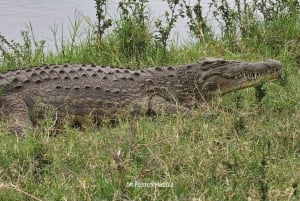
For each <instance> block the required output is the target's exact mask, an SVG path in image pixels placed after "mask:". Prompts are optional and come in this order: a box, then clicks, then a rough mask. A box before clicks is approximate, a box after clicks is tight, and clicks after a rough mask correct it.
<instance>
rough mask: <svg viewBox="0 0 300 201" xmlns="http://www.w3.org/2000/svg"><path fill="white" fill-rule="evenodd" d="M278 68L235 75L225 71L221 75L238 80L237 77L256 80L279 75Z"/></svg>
mask: <svg viewBox="0 0 300 201" xmlns="http://www.w3.org/2000/svg"><path fill="white" fill-rule="evenodd" d="M279 72H280V68H276V69H268V70H265V71H261V72H250V71H248V72H247V71H246V72H240V73H237V74H235V75H232V74H228V73H225V74H224V75H223V76H224V77H225V78H227V79H232V80H238V79H247V80H257V79H260V78H262V79H268V80H269V79H274V78H276V77H277V76H278V75H279Z"/></svg>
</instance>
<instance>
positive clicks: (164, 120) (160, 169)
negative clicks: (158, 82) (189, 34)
mask: <svg viewBox="0 0 300 201" xmlns="http://www.w3.org/2000/svg"><path fill="white" fill-rule="evenodd" d="M289 2H290V3H292V1H289ZM295 9H296V8H295ZM297 9H298V8H297ZM297 9H296V10H295V11H294V12H292V7H291V10H290V12H288V13H285V11H282V12H279V13H278V15H275V14H274V13H273V14H274V15H271V17H273V18H270V19H269V18H267V16H268V15H267V14H266V18H264V20H263V21H262V20H259V21H254V22H252V21H251V20H253V19H250V18H249V17H248V18H247V19H249V21H247V22H249V23H245V21H243V20H242V19H244V17H245V16H244V17H242V16H241V18H234V19H235V22H236V24H232V21H230V19H231V18H230V17H229V18H228V20H229V21H227V24H228V27H227V30H226V27H224V30H223V35H222V37H219V38H217V37H215V36H214V34H212V33H211V31H209V29H207V27H205V26H200V24H199V23H200V22H199V21H198V22H197V23H198V24H197V23H196V21H194V22H195V25H197V26H195V27H194V28H197V27H198V28H199V27H200V29H195V30H194V31H195V32H194V34H195V38H197V39H198V41H197V42H195V43H186V44H184V45H182V46H176V45H172V44H168V45H167V46H164V45H165V38H163V36H166V34H167V32H161V35H159V33H158V35H157V38H154V37H153V35H151V33H153V30H151V28H150V27H149V26H146V25H147V23H146V21H142V19H144V18H145V16H143V17H142V18H134V17H132V16H126V15H124V18H122V19H121V20H120V21H119V22H117V24H116V29H115V30H114V31H113V32H112V33H111V34H109V35H99V34H98V35H95V34H94V32H93V31H91V30H89V31H88V32H90V34H88V37H87V39H86V40H84V41H81V42H78V41H77V42H75V41H76V37H77V32H76V27H77V26H76V22H74V25H75V26H74V30H73V32H72V35H73V38H74V40H71V42H70V43H65V42H61V41H57V50H58V51H56V53H46V52H45V51H44V49H43V42H41V41H34V39H33V38H32V37H30V34H28V33H25V32H24V33H23V37H24V43H23V44H14V43H11V42H9V41H6V40H5V37H1V38H0V41H1V42H0V51H1V52H2V55H3V56H2V57H1V58H0V66H1V71H5V70H8V69H15V68H20V67H23V66H28V67H30V66H36V65H41V64H43V63H98V64H103V65H112V66H125V67H129V68H133V69H137V68H138V69H140V68H144V67H145V66H149V65H152V66H153V65H159V66H162V65H176V64H186V63H190V62H194V61H196V60H198V59H199V58H201V57H207V56H214V57H222V58H225V59H235V60H247V61H258V60H265V59H269V58H271V59H276V60H279V61H281V62H282V64H283V68H282V73H281V75H280V77H279V78H278V79H277V80H274V81H270V82H265V83H263V85H260V86H259V87H256V88H254V87H253V88H249V89H245V90H240V91H237V92H233V93H230V94H227V95H225V96H222V97H218V98H216V99H214V100H213V101H212V102H209V103H205V104H202V105H199V107H198V108H197V109H196V110H195V111H194V112H195V117H194V118H193V119H186V118H184V117H182V116H181V115H176V116H174V117H165V116H158V117H156V118H149V117H140V118H138V119H132V118H126V119H121V120H120V122H119V123H118V124H117V125H115V126H112V125H110V124H105V123H104V124H103V125H101V128H95V127H93V126H92V125H90V126H87V127H84V128H83V129H76V128H73V127H71V126H70V125H69V124H68V122H66V124H65V125H64V126H63V133H62V134H61V135H57V136H52V134H53V121H52V120H50V119H47V120H44V121H42V122H40V126H39V128H37V129H36V130H29V131H28V137H27V138H25V139H23V140H20V139H18V138H16V137H15V136H10V135H8V134H7V130H6V128H5V125H3V124H1V126H0V131H1V134H0V138H1V140H0V147H1V151H0V161H1V162H0V175H1V177H0V199H1V200H28V199H29V200H139V199H140V200H299V198H300V195H299V190H300V187H299V182H300V174H299V172H300V168H299V167H300V155H299V151H300V104H299V103H300V93H299V87H300V79H299V78H300V68H299V65H300V55H299V50H300V35H299V33H300V30H299V28H298V27H300V26H299V17H300V16H299V12H298V11H299V10H297ZM249 12H250V11H249ZM244 13H245V12H244ZM194 19H196V18H194ZM197 19H199V18H197ZM104 22H105V21H100V23H99V24H100V27H101V26H102V28H103V26H104V25H105V23H104ZM203 22H204V21H203ZM250 22H252V23H250ZM107 23H108V22H107ZM230 23H231V24H230ZM229 25H231V26H233V27H237V28H238V30H240V31H237V32H233V31H232V30H234V29H233V27H231V29H229V28H230V27H229ZM242 25H243V26H242ZM245 25H247V27H246V28H245V30H244V31H241V30H242V28H243V27H244V26H245ZM250 25H251V26H250ZM164 27H167V26H164ZM99 30H100V31H101V30H103V29H98V31H99ZM165 30H168V29H165ZM104 32H105V29H104ZM98 33H99V32H98ZM100 33H101V32H100ZM72 41H73V43H72ZM203 115H204V116H205V115H206V116H207V115H208V116H210V117H211V118H209V119H207V118H206V119H205V118H203Z"/></svg>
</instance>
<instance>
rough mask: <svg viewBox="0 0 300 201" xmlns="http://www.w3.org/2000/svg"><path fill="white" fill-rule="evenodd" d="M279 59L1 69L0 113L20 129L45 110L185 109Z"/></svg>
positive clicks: (87, 113) (245, 82)
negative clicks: (138, 67)
mask: <svg viewBox="0 0 300 201" xmlns="http://www.w3.org/2000/svg"><path fill="white" fill-rule="evenodd" d="M280 69H281V64H280V63H279V62H278V61H274V60H269V61H263V62H257V63H248V62H238V61H225V60H223V59H219V58H205V59H201V60H199V61H198V62H196V63H193V64H190V65H181V66H176V67H149V68H146V69H144V70H129V69H123V68H111V67H103V66H96V65H73V64H72V65H49V66H41V67H34V68H30V69H21V70H15V71H8V72H5V73H1V74H0V86H2V87H3V89H2V90H3V95H2V96H1V97H0V104H1V106H2V109H1V112H2V115H3V117H8V118H7V119H8V123H9V130H10V132H11V133H15V134H17V135H24V134H25V128H26V127H29V128H31V127H32V125H33V124H34V123H36V122H37V121H38V119H41V118H43V117H44V116H45V115H47V114H50V115H55V116H56V117H57V119H58V120H61V119H62V118H65V117H68V118H69V119H70V120H72V121H79V122H80V121H82V119H85V118H89V119H91V118H92V119H93V120H95V121H99V120H101V119H103V118H105V119H115V118H117V117H119V116H120V115H128V114H133V115H137V114H149V113H152V114H153V113H154V114H158V113H160V112H164V113H166V114H172V113H175V112H177V111H181V112H184V113H189V110H190V108H192V107H193V106H194V105H195V104H197V103H199V102H203V101H209V100H210V99H211V98H212V97H213V96H215V95H217V94H225V93H228V92H230V91H232V90H237V89H241V88H245V87H250V86H253V85H255V84H257V83H259V82H260V81H262V80H269V79H273V78H275V77H277V76H278V74H279V72H280Z"/></svg>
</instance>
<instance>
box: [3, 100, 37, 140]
mask: <svg viewBox="0 0 300 201" xmlns="http://www.w3.org/2000/svg"><path fill="white" fill-rule="evenodd" d="M1 102H2V108H3V111H6V112H4V114H9V115H8V116H7V117H4V118H7V119H8V120H7V122H8V130H9V132H10V133H12V134H16V135H18V136H20V137H24V136H25V129H26V128H27V127H32V123H31V121H30V118H29V114H28V113H29V112H28V107H27V105H26V103H25V101H24V100H23V99H20V98H19V97H15V96H6V97H4V98H3V99H2V100H1Z"/></svg>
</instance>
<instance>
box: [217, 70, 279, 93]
mask: <svg viewBox="0 0 300 201" xmlns="http://www.w3.org/2000/svg"><path fill="white" fill-rule="evenodd" d="M280 70H281V66H276V67H273V68H267V69H261V70H256V71H255V70H253V71H252V70H251V71H250V70H244V71H241V72H234V73H228V72H227V73H224V74H223V75H222V76H221V78H219V79H216V80H217V83H218V86H219V90H220V91H219V92H220V93H221V94H226V93H228V92H231V91H233V90H238V89H243V88H247V87H251V86H255V85H257V84H259V83H260V82H262V81H265V80H272V79H275V78H277V77H278V75H279V74H280Z"/></svg>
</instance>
